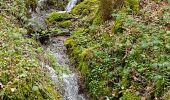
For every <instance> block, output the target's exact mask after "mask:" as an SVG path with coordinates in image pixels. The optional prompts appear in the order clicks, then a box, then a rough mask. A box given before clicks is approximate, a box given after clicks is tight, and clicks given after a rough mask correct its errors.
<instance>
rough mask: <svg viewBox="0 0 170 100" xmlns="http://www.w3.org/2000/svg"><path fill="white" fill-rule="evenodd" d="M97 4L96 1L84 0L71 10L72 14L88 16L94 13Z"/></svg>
mask: <svg viewBox="0 0 170 100" xmlns="http://www.w3.org/2000/svg"><path fill="white" fill-rule="evenodd" d="M97 4H98V1H97V0H84V1H83V2H81V3H80V4H78V5H76V6H75V7H74V8H73V9H72V13H73V14H76V15H82V16H85V15H89V14H90V13H91V12H95V10H96V8H97Z"/></svg>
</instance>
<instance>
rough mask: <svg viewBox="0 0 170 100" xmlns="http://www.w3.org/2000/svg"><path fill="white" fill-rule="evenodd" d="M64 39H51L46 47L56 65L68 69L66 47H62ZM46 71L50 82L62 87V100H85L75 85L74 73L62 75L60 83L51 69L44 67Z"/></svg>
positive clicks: (76, 84) (62, 37)
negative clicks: (48, 72)
mask: <svg viewBox="0 0 170 100" xmlns="http://www.w3.org/2000/svg"><path fill="white" fill-rule="evenodd" d="M65 39H66V37H64V36H60V37H53V38H51V40H50V44H49V45H48V47H46V49H47V51H48V52H51V53H52V54H53V55H54V56H55V58H56V61H57V62H58V64H60V65H62V66H63V67H66V68H68V67H69V66H70V62H69V58H68V56H67V54H66V47H65V46H64V40H65ZM46 67H47V68H48V70H49V71H50V75H51V78H52V80H53V81H54V82H55V83H57V84H60V85H62V87H63V89H64V93H63V99H64V100H85V99H84V97H83V96H82V95H81V94H79V93H78V92H79V86H78V83H77V81H78V80H77V75H76V74H75V73H70V74H65V73H63V74H62V79H63V80H62V82H60V80H57V73H56V72H55V70H54V69H53V68H52V67H49V66H46Z"/></svg>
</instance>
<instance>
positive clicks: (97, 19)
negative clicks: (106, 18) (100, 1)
mask: <svg viewBox="0 0 170 100" xmlns="http://www.w3.org/2000/svg"><path fill="white" fill-rule="evenodd" d="M102 22H103V20H102V18H101V16H100V12H99V10H98V11H97V13H96V14H95V16H94V19H93V25H100V24H101V23H102Z"/></svg>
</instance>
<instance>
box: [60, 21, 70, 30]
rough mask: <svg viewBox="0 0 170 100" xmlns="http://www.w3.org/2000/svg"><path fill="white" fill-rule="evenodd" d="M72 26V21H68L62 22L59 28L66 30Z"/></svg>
mask: <svg viewBox="0 0 170 100" xmlns="http://www.w3.org/2000/svg"><path fill="white" fill-rule="evenodd" d="M70 25H71V21H70V20H68V21H62V22H59V23H58V26H59V27H62V28H66V27H69V26H70Z"/></svg>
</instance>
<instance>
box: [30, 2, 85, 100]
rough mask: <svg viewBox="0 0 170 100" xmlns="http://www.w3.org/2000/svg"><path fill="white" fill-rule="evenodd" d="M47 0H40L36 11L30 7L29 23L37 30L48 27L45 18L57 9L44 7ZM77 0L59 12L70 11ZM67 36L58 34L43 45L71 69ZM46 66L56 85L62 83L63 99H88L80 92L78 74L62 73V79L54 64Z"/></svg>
mask: <svg viewBox="0 0 170 100" xmlns="http://www.w3.org/2000/svg"><path fill="white" fill-rule="evenodd" d="M46 2H47V0H39V1H38V6H37V8H36V12H35V11H32V10H31V9H30V13H31V18H30V21H29V24H30V25H31V26H32V27H33V28H34V30H36V31H40V30H43V29H45V28H46V24H45V21H44V20H45V18H46V17H47V16H48V14H50V13H51V12H52V11H56V9H48V10H46V9H44V8H45V6H46ZM77 2H78V1H77V0H69V3H68V5H67V6H66V8H65V11H58V12H61V13H63V12H70V11H71V9H72V8H73V7H74V6H75V5H76V4H77ZM66 38H67V37H66V36H58V37H51V38H50V40H49V41H48V44H47V45H43V47H44V49H45V51H46V52H49V53H51V54H52V55H53V56H54V57H55V59H56V62H57V63H58V64H59V65H61V66H63V67H65V68H66V69H70V68H71V65H70V61H69V57H68V55H67V54H66V51H67V49H66V47H65V46H64V41H65V40H66ZM46 68H47V69H48V70H49V74H50V77H51V79H52V80H53V81H54V83H55V84H56V85H60V86H61V87H62V89H61V90H63V92H62V93H61V95H62V98H63V100H86V99H85V98H84V95H83V94H79V86H78V79H77V76H78V75H77V74H76V73H74V72H71V71H70V73H69V74H66V73H62V75H61V79H62V80H59V78H58V77H59V76H58V74H57V72H56V71H55V70H54V69H53V68H52V66H49V65H46Z"/></svg>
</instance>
